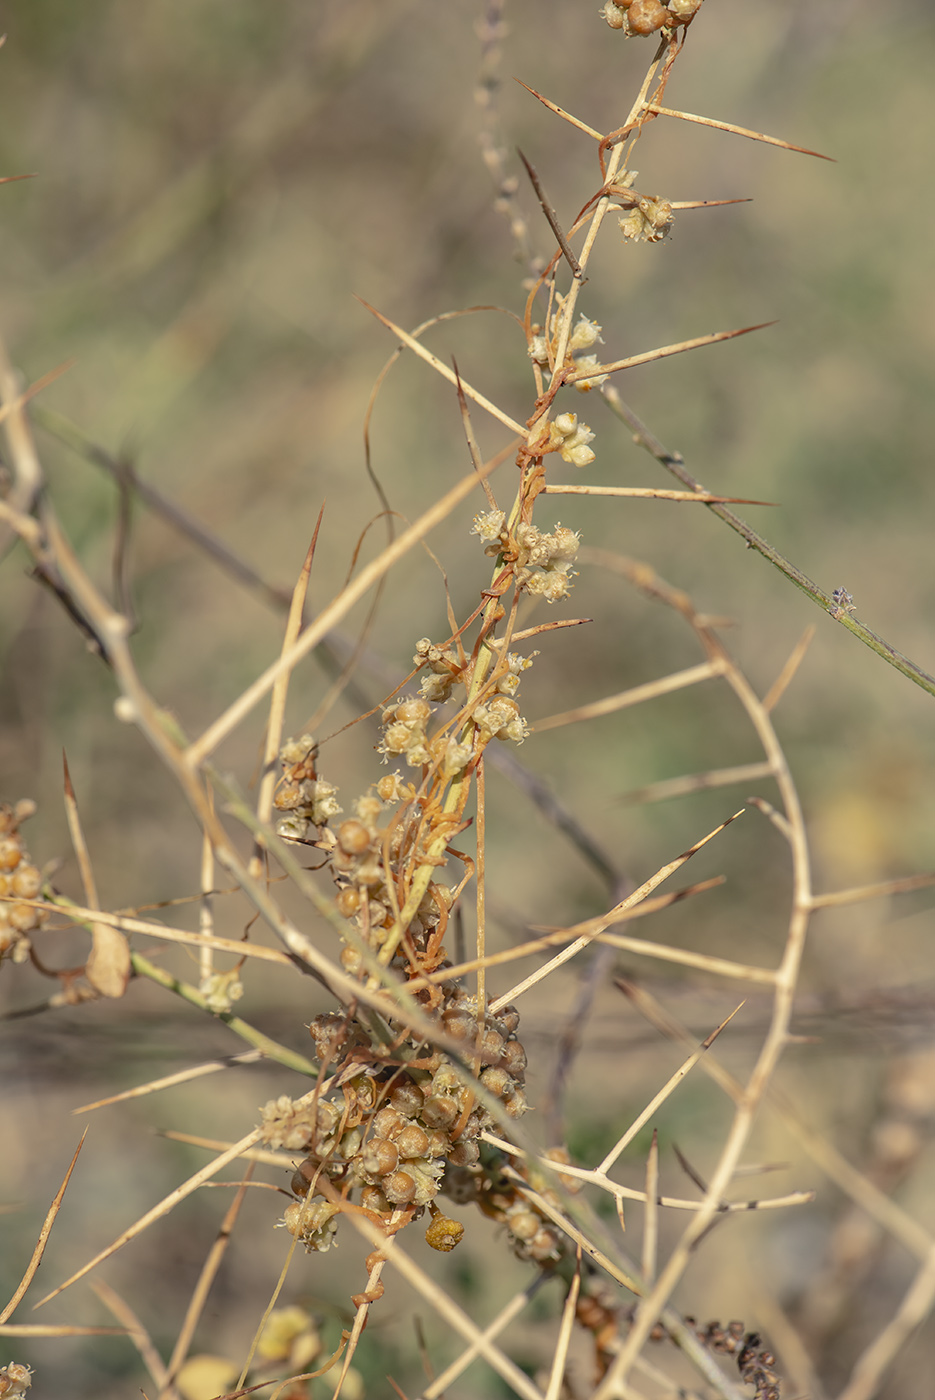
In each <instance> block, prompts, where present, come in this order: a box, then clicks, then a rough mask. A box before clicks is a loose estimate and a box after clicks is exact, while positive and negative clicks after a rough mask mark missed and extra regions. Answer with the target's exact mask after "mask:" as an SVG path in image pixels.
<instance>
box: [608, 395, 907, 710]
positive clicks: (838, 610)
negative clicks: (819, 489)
mask: <svg viewBox="0 0 935 1400" xmlns="http://www.w3.org/2000/svg"><path fill="white" fill-rule="evenodd" d="M601 393H602V395H603V398H604V402H605V403H606V404H607V406H608V408H609V409H610V411H611V412H612V413H613V414H615V415H616V417H618V418H620V419H621V420H622V421H623V422H624V423H626V425H627V427H628V428H630V429H631V430H632V432H633V440H634V442H636V443H637V444H638V445H639V446H640V447H645V448H646V450H647V452H649V453H651V454H652V456H653V457H655V459H656V461H657V462H661V464H662V465H663V466H664V467H665V469H666V471H668V472H671V473H672V475H673V476H674V477H676V479H677V480H678V481H681V483H682V484H683V486H687V487H688V489H689V490H690V491H704V490H705V487H704V486H702V485H701V483H700V482H698V481H696V480H695V478H694V477H693V476H692V475H691V473H690V472H689V471H687V470H686V467H685V462H684V459H683V457H682V454H681V453H680V452H669V451H668V450H667V449H666V448H665V447H663V445H662V443H661V442H660V441H659V439H658V438H657V437H655V436H654V435H653V434H652V433H651V432H650V431H649V429H648V428H647V427H646V425H645V424H644V423H643V422H641V420H640V419H639V418H637V416H636V414H635V413H634V412H633V410H632V409H631V408H629V407H628V406H627V405H626V404H625V403H624V402H623V400H622V399H621V397H620V395H619V394H618V393H617V390H616V389H614V388H612V387H610V386H608V385H604V386H603V388H602V390H601ZM707 509H708V510H710V511H713V512H714V514H715V515H718V516H720V518H721V519H722V520H723V521H724V523H725V524H726V525H729V526H730V527H731V529H732V530H736V531H737V533H738V535H740V536H742V538H743V539H744V540H746V543H747V548H748V549H755V550H756V551H757V553H758V554H762V555H763V558H764V559H768V560H769V562H770V563H771V564H773V565H774V566H775V567H776V568H777V569H778V570H779V572H780V573H781V574H785V576H786V578H788V579H791V581H792V582H793V583H794V584H795V586H796V588H799V589H801V591H802V592H803V593H804V594H805V595H806V597H808V598H811V600H812V602H813V603H817V604H818V606H819V607H820V608H823V609H824V611H825V612H826V613H827V614H828V615H829V617H832V618H833V619H834V621H835V622H839V623H840V624H841V626H842V627H846V628H847V630H848V631H849V632H853V634H854V636H855V637H857V638H859V639H860V641H862V642H863V643H864V645H865V646H868V647H869V648H870V650H871V651H875V652H876V654H877V656H882V658H883V660H884V661H888V662H889V664H890V665H891V666H895V667H896V670H897V671H901V672H902V674H903V675H904V676H908V677H909V679H910V680H911V681H914V682H915V683H916V685H918V686H921V687H922V689H923V690H926V691H928V693H929V695H933V696H935V677H933V676H930V675H929V674H928V672H927V671H923V670H922V668H921V666H917V665H916V663H915V662H914V661H910V660H909V658H908V656H903V654H902V652H900V651H897V650H896V648H895V647H894V646H890V644H889V642H888V641H886V639H885V638H883V637H879V636H878V635H877V634H876V632H872V631H871V630H870V628H869V627H865V626H864V624H863V623H862V622H858V621H857V619H856V617H852V616H851V614H850V613H849V612H848V611H847V609H846V608H844V607H841V606H840V605H839V604H837V603H836V602H835V600H834V598H832V597H829V596H828V594H827V593H825V592H824V590H823V589H821V588H819V587H818V585H817V583H813V582H812V580H811V579H810V578H809V577H808V575H807V574H803V573H802V571H801V569H797V568H796V567H795V565H794V564H790V563H789V561H788V559H786V558H784V557H783V555H781V554H780V553H779V550H778V549H774V548H773V546H772V545H771V544H770V543H769V542H768V541H767V540H764V539H763V536H762V535H758V534H757V532H756V531H755V530H752V529H751V528H750V526H749V525H748V524H747V523H746V522H745V521H743V520H741V519H740V516H739V515H735V514H734V512H733V511H731V510H728V509H727V507H726V506H721V505H711V504H709V505H708V506H707Z"/></svg>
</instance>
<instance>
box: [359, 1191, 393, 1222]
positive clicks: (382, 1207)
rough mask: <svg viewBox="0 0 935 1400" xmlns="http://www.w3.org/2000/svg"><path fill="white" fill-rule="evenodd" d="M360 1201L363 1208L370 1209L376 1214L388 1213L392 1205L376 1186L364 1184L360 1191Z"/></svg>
mask: <svg viewBox="0 0 935 1400" xmlns="http://www.w3.org/2000/svg"><path fill="white" fill-rule="evenodd" d="M360 1203H361V1205H362V1206H363V1207H364V1210H372V1211H374V1212H375V1213H376V1214H377V1215H388V1214H389V1213H390V1211H391V1210H392V1209H393V1207H392V1206H391V1205H390V1203H389V1201H388V1200H387V1199H386V1196H385V1195H384V1194H383V1192H382V1191H381V1190H380V1188H379V1187H378V1186H365V1187H363V1189H362V1190H361V1193H360Z"/></svg>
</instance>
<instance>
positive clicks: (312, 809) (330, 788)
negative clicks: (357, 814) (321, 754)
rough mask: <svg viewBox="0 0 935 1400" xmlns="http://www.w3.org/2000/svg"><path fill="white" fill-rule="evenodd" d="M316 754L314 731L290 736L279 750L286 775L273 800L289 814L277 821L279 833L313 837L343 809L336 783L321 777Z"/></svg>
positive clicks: (291, 838) (291, 837)
mask: <svg viewBox="0 0 935 1400" xmlns="http://www.w3.org/2000/svg"><path fill="white" fill-rule="evenodd" d="M315 754H316V750H315V740H314V739H313V738H312V736H311V734H302V735H300V737H299V738H298V739H287V740H286V742H285V744H284V745H283V747H282V748H281V749H280V751H279V761H280V763H281V764H282V768H283V775H282V778H281V779H280V783H279V787H278V789H277V792H276V796H275V797H274V799H273V804H274V806H275V807H276V808H277V810H278V811H280V812H287V813H288V814H289V815H288V816H285V817H281V818H280V820H279V821H278V822H277V824H276V833H277V835H279V836H284V837H285V838H286V839H287V840H289V841H306V840H312V841H314V840H315V838H316V835H317V829H318V828H319V827H322V826H325V825H326V824H327V823H328V822H329V821H330V820H331V818H332V817H336V816H339V815H340V813H341V812H343V810H344V808H343V807H341V806H339V805H338V802H337V799H336V794H337V791H338V790H337V788H336V787H335V786H334V784H333V783H329V782H326V781H325V780H324V779H323V778H319V776H318V773H317V771H316V768H315Z"/></svg>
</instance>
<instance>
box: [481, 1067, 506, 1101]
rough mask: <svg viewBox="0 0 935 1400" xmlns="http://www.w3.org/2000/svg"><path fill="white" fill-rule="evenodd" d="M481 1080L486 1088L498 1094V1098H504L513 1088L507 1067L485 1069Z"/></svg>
mask: <svg viewBox="0 0 935 1400" xmlns="http://www.w3.org/2000/svg"><path fill="white" fill-rule="evenodd" d="M480 1082H481V1083H482V1084H483V1086H484V1088H485V1089H489V1090H490V1092H491V1093H492V1094H496V1095H497V1098H498V1099H502V1098H504V1097H505V1095H507V1094H508V1093H510V1091H511V1090H512V1088H513V1081H512V1079H511V1078H510V1076H509V1075H508V1074H507V1072H506V1070H505V1069H485V1070H484V1071H483V1072H482V1074H481V1077H480Z"/></svg>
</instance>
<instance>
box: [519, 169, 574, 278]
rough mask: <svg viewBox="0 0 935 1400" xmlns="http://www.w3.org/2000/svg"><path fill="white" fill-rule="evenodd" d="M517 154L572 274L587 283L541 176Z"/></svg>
mask: <svg viewBox="0 0 935 1400" xmlns="http://www.w3.org/2000/svg"><path fill="white" fill-rule="evenodd" d="M516 154H517V155H518V156H519V158H520V160H521V161H522V162H523V164H524V165H525V167H526V174H527V175H528V176H529V179H530V181H531V183H532V187H533V189H534V190H535V192H536V194H537V195H538V196H539V203H540V204H541V205H542V212H543V214H544V215H545V217H546V218H547V219H548V221H549V227H550V228H551V230H552V232H553V233H554V234H555V237H556V239H557V240H558V246H559V247H560V248H561V250H562V252H563V253H564V254H565V260H566V262H567V263H568V266H569V267H570V268H571V270H572V272H573V273H574V275H575V277H576V278H577V279H578V281H579V282H584V281H586V280H587V279H586V278H585V276H584V272H583V271H582V268H581V264H580V263H579V261H578V259H577V258H576V257H575V255H574V253H573V252H572V251H571V247H570V246H569V243H568V239H567V238H566V237H565V235H564V233H562V230H561V226H560V225H559V222H558V215H557V214H556V212H555V210H554V209H553V208H552V206H551V204H550V203H549V201H548V200H547V199H546V195H545V190H544V189H543V188H542V182H541V180H540V179H539V176H538V175H537V174H536V171H535V170H534V169H533V167H532V166H531V165H530V164H529V161H528V160H527V159H526V157H525V156H524V155H523V153H522V151H521V150H520V149H519V147H518V146H517V148H516Z"/></svg>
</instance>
